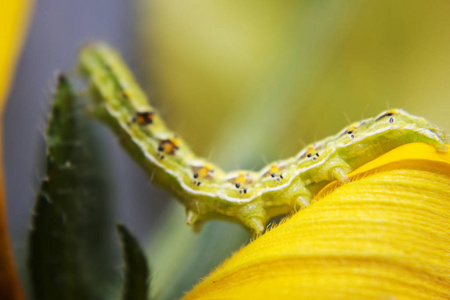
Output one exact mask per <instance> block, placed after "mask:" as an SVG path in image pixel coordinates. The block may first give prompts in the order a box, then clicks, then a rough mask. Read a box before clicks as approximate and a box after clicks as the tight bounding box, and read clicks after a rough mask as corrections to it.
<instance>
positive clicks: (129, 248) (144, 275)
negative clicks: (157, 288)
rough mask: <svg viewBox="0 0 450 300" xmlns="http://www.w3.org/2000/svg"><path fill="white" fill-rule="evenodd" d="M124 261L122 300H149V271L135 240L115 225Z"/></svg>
mask: <svg viewBox="0 0 450 300" xmlns="http://www.w3.org/2000/svg"><path fill="white" fill-rule="evenodd" d="M117 231H118V233H119V235H120V239H121V241H122V251H123V259H124V261H125V267H124V272H123V273H124V278H123V291H122V300H146V299H149V296H148V295H149V290H150V281H149V278H150V269H149V267H148V264H147V260H146V259H145V255H144V253H143V252H142V249H141V247H140V246H139V244H138V242H137V240H136V238H135V237H134V236H133V235H132V234H131V233H130V232H129V231H128V229H127V228H126V227H125V226H124V225H122V224H118V225H117Z"/></svg>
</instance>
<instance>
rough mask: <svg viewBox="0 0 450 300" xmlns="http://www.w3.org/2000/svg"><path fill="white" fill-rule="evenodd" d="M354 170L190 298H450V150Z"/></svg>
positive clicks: (414, 150)
mask: <svg viewBox="0 0 450 300" xmlns="http://www.w3.org/2000/svg"><path fill="white" fill-rule="evenodd" d="M351 177H352V182H350V183H347V184H344V185H341V186H337V185H335V184H332V185H330V186H328V187H326V189H327V190H326V191H325V192H323V193H322V194H321V195H319V197H323V198H320V199H318V200H317V202H315V203H314V204H313V205H311V206H309V207H308V208H306V209H304V210H302V211H299V212H298V213H296V214H295V215H293V216H292V217H291V218H290V219H289V220H287V221H286V222H284V223H283V224H281V225H279V226H278V227H276V228H274V229H272V230H270V231H269V232H267V233H266V234H264V235H263V236H261V237H259V238H258V239H256V240H255V241H253V242H252V243H250V244H249V245H248V246H246V247H244V248H243V249H241V250H240V251H239V252H238V253H236V254H235V255H234V256H233V257H232V258H230V259H229V260H228V261H226V262H225V263H224V264H223V265H222V266H220V267H219V268H218V269H217V270H215V271H214V272H212V273H211V274H210V275H209V276H208V277H207V278H206V279H205V280H204V281H203V282H201V283H199V284H198V285H197V286H196V287H194V289H193V290H192V291H191V292H189V293H188V294H187V295H186V297H185V298H184V299H449V298H450V230H449V228H450V225H449V224H450V153H445V154H442V153H438V152H436V150H435V149H434V148H433V147H431V146H428V145H425V144H409V145H405V146H403V147H400V148H397V149H395V150H393V151H391V152H389V153H387V154H385V155H383V156H382V157H380V158H378V159H376V160H374V161H372V162H370V163H369V164H367V165H365V166H362V167H361V168H360V169H358V170H356V171H355V172H353V173H352V176H351Z"/></svg>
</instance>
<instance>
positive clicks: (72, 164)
mask: <svg viewBox="0 0 450 300" xmlns="http://www.w3.org/2000/svg"><path fill="white" fill-rule="evenodd" d="M53 98H54V102H53V105H52V110H51V115H50V119H49V123H48V130H47V157H46V177H45V179H44V180H42V183H41V187H40V191H39V193H38V195H37V203H36V206H35V211H34V215H33V218H32V228H31V231H30V235H29V254H28V265H29V269H30V276H31V286H32V289H33V293H34V298H35V299H46V300H52V299H58V300H59V299H83V300H89V299H109V298H110V296H111V295H110V294H111V292H109V290H111V288H105V285H106V284H108V283H111V282H112V281H113V280H114V276H115V275H118V273H117V272H114V269H113V264H112V262H111V260H112V259H113V257H114V253H112V252H111V250H110V249H111V248H112V247H111V246H110V245H109V242H112V237H109V236H108V234H107V228H108V222H110V221H108V216H109V210H108V209H107V208H108V205H107V204H108V203H107V201H108V200H109V199H108V197H107V196H106V194H107V193H106V191H107V190H108V188H107V187H106V183H105V182H104V179H102V178H100V176H98V175H99V174H98V170H99V163H100V162H101V159H100V160H99V159H98V149H96V148H95V147H92V140H93V139H91V141H88V140H87V138H88V137H87V136H86V133H89V134H92V131H91V130H88V129H87V128H86V123H85V120H84V118H83V117H82V114H81V111H80V109H79V107H78V106H79V104H78V103H77V102H75V98H74V95H73V93H72V90H71V87H70V84H69V82H68V81H67V79H66V78H65V77H64V76H63V75H60V76H58V80H57V88H56V91H55V94H54V97H53ZM109 228H112V224H111V226H109ZM110 231H112V230H110ZM106 293H108V295H106Z"/></svg>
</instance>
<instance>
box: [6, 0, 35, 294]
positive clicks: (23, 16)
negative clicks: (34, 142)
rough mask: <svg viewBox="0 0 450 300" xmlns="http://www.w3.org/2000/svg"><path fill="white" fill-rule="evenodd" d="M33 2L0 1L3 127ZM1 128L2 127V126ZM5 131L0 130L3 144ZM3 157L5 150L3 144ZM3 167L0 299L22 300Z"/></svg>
mask: <svg viewBox="0 0 450 300" xmlns="http://www.w3.org/2000/svg"><path fill="white" fill-rule="evenodd" d="M31 7H32V0H2V1H0V20H1V22H0V124H2V123H3V122H2V120H3V107H4V104H5V101H6V98H7V95H8V90H9V86H10V84H11V80H12V78H13V74H14V67H15V65H16V61H17V58H18V56H19V53H20V48H21V45H22V42H23V37H24V32H25V29H26V25H27V20H28V16H29V14H30V11H31ZM0 126H1V125H0ZM2 131H3V128H1V127H0V143H1V136H2V133H3V132H2ZM0 157H2V147H1V144H0ZM5 205H6V204H5V189H4V182H3V166H2V163H1V160H0V299H2V300H3V299H4V300H9V299H22V298H23V295H22V292H21V289H20V284H19V280H18V278H17V274H16V271H15V269H14V263H13V258H12V254H11V248H10V243H9V238H8V229H7V221H6V207H5Z"/></svg>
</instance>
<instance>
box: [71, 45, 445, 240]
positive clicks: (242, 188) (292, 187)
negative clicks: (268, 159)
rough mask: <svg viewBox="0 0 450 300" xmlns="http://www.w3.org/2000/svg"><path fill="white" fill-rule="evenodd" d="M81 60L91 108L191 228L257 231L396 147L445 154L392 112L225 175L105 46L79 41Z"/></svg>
mask: <svg viewBox="0 0 450 300" xmlns="http://www.w3.org/2000/svg"><path fill="white" fill-rule="evenodd" d="M79 64H80V68H81V70H82V73H83V75H84V76H85V78H86V79H87V80H88V82H89V84H90V88H91V91H92V94H93V95H94V104H93V108H92V113H93V114H94V115H95V117H97V118H98V119H100V120H102V121H103V122H105V123H106V124H107V125H108V126H109V127H111V128H112V129H113V130H114V131H115V133H116V134H117V136H118V137H119V138H120V141H121V143H122V145H123V146H124V147H125V148H126V149H127V150H128V152H129V153H130V154H131V155H132V156H133V157H134V159H135V160H136V161H137V162H138V163H139V164H140V165H141V166H143V167H144V169H145V170H146V171H147V172H148V173H149V174H150V175H151V177H152V179H153V181H154V182H156V183H157V184H159V185H161V186H162V187H164V188H166V189H167V190H169V191H170V192H171V193H173V194H174V195H175V196H177V198H178V199H179V200H180V201H181V202H182V203H183V204H184V205H185V206H186V210H187V221H186V222H187V223H188V224H190V225H193V226H194V227H195V228H199V226H200V225H201V224H202V223H203V222H204V221H206V220H208V219H211V218H223V219H229V220H232V221H235V222H239V223H241V224H243V225H244V226H246V227H247V228H249V229H250V230H252V231H253V232H255V233H262V232H263V231H264V229H265V224H266V223H267V221H268V220H269V219H270V218H271V217H273V216H276V215H280V214H285V213H288V212H290V211H292V210H296V209H301V208H304V207H306V206H308V205H309V203H310V201H311V199H312V197H313V196H314V195H315V194H316V193H317V192H318V191H319V190H320V188H321V187H323V186H324V185H326V184H327V183H329V182H331V181H334V180H339V181H341V182H346V181H348V174H349V173H350V172H351V171H352V170H354V169H356V168H357V167H359V166H361V165H363V164H365V163H367V162H369V161H371V160H373V159H375V158H377V157H378V156H380V155H382V154H384V153H386V152H388V151H390V150H392V149H394V148H396V147H398V146H401V145H403V144H407V143H413V142H424V143H428V144H431V145H433V146H435V147H436V149H437V150H438V151H447V146H446V137H445V133H444V132H443V131H442V130H440V129H439V128H438V127H436V126H433V125H431V124H430V123H429V122H428V121H426V120H425V119H424V118H421V117H416V116H413V115H410V114H408V113H407V112H405V111H403V110H401V109H391V110H388V111H385V112H383V113H381V114H380V115H378V116H377V117H375V118H370V119H366V120H363V121H360V122H356V123H354V124H352V125H350V126H348V127H346V128H345V129H344V130H342V131H341V132H340V133H338V134H336V135H334V136H331V137H328V138H326V139H324V140H322V141H319V142H316V143H314V144H311V145H309V146H307V147H306V148H305V149H303V150H302V151H300V152H299V154H298V155H296V156H295V157H292V158H288V159H284V160H280V161H276V162H273V163H270V164H269V165H268V166H266V167H265V168H263V169H262V170H261V171H259V172H254V171H246V170H244V171H234V172H228V173H226V172H224V171H223V170H222V169H221V168H219V167H218V166H216V165H214V164H212V163H211V162H208V161H206V160H205V159H203V158H200V157H197V156H196V155H195V154H194V153H193V152H192V151H191V150H190V148H189V146H188V145H187V144H186V143H185V142H184V141H183V139H181V138H180V137H178V136H177V135H176V134H175V133H174V132H172V131H170V130H169V129H168V128H167V127H166V125H165V124H164V121H163V120H162V119H161V116H160V114H159V113H158V112H157V111H156V110H155V109H154V108H153V107H152V106H151V105H150V104H149V102H148V100H147V99H146V97H145V95H144V93H143V91H142V90H141V89H140V87H139V86H138V85H137V83H136V82H135V80H134V78H133V76H132V74H131V73H130V71H129V70H128V68H127V67H126V65H125V64H124V63H123V62H122V59H121V58H120V56H119V55H118V54H117V53H116V52H115V51H114V50H113V49H111V48H110V47H109V46H108V45H106V44H102V43H96V44H90V45H87V46H85V47H84V48H83V49H82V50H81V52H80V57H79Z"/></svg>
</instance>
